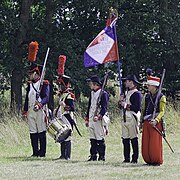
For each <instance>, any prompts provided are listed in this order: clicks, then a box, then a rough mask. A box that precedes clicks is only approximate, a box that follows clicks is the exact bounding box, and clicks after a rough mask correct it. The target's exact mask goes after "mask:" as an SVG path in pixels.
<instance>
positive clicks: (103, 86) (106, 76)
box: [94, 70, 110, 117]
mask: <svg viewBox="0 0 180 180" xmlns="http://www.w3.org/2000/svg"><path fill="white" fill-rule="evenodd" d="M109 72H110V70H108V71H107V72H106V74H105V76H104V81H103V84H102V87H101V91H100V93H99V97H98V99H97V102H96V109H95V111H94V117H95V116H96V115H97V113H98V109H99V106H100V101H101V97H102V94H103V91H104V88H105V86H106V83H107V79H108V74H109Z"/></svg>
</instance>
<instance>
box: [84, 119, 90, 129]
mask: <svg viewBox="0 0 180 180" xmlns="http://www.w3.org/2000/svg"><path fill="white" fill-rule="evenodd" d="M84 123H85V126H86V127H89V118H87V117H85V122H84Z"/></svg>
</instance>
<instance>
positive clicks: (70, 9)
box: [0, 0, 180, 97]
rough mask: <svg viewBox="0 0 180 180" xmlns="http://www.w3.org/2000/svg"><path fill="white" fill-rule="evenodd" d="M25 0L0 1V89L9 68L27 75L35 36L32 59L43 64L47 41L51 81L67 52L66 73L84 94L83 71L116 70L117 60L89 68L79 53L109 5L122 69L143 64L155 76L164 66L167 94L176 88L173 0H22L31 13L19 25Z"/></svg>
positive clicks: (179, 42) (135, 69) (179, 44)
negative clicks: (113, 14) (35, 52)
mask: <svg viewBox="0 0 180 180" xmlns="http://www.w3.org/2000/svg"><path fill="white" fill-rule="evenodd" d="M24 2H25V1H24V0H23V1H10V0H2V3H1V4H0V27H1V28H0V33H1V36H0V47H1V50H0V52H1V53H0V70H1V73H2V76H1V77H5V80H3V79H2V80H1V81H2V82H3V85H1V86H0V91H3V90H4V89H7V88H10V81H9V80H10V79H9V78H11V76H12V71H13V70H14V68H17V69H20V71H21V73H22V74H23V77H22V78H23V79H22V80H23V82H25V81H26V73H27V67H28V62H27V52H28V44H29V43H30V42H31V41H34V40H37V41H38V42H39V52H38V56H37V62H38V63H40V64H43V60H44V58H45V52H46V49H47V47H50V55H49V58H48V62H47V73H46V76H47V78H48V79H49V80H50V82H51V84H52V82H53V81H54V80H55V78H56V75H57V62H58V56H59V55H60V54H65V55H66V56H67V62H66V65H65V74H67V75H69V76H71V77H72V85H73V90H74V92H75V93H76V96H77V97H80V94H81V93H82V94H84V95H88V87H87V85H86V83H85V82H86V78H87V77H88V76H90V75H92V74H100V76H103V74H104V72H105V71H106V69H107V68H109V69H111V70H112V71H113V72H115V74H117V64H116V63H111V64H108V65H101V66H98V67H92V68H88V69H85V68H84V65H83V53H84V51H85V49H86V47H87V46H88V44H89V43H90V42H91V41H92V40H93V38H94V37H95V36H96V35H97V34H98V33H99V32H100V31H101V30H102V29H103V28H104V27H105V22H106V19H107V17H108V9H109V7H111V6H113V7H115V8H116V9H117V10H118V12H119V21H118V23H117V37H118V46H119V54H120V58H121V60H122V62H123V65H122V68H123V72H122V75H123V76H126V75H127V74H129V73H134V74H136V75H137V76H138V77H140V74H142V73H143V71H144V70H145V69H146V68H147V67H151V68H153V69H154V71H155V72H156V75H158V76H159V75H160V74H161V72H162V69H163V68H166V70H167V73H166V79H165V88H166V90H167V92H168V94H169V95H171V96H173V95H174V93H175V92H176V91H178V90H179V89H180V82H179V77H180V72H179V71H180V70H179V69H180V67H179V66H180V64H179V51H180V38H179V35H178V34H179V33H180V27H179V24H180V22H179V20H180V18H179V13H178V12H179V5H178V1H177V0H173V1H170V0H163V1H162V2H161V1H157V0H155V1H154V0H150V1H147V0H140V1H136V0H126V1H124V0H120V1H115V0H111V1H98V0H90V1H84V0H83V1H82V0H80V1H75V0H62V1H57V0H53V1H50V0H47V1H31V0H28V1H26V2H27V3H32V4H31V7H30V11H29V12H27V14H28V13H29V15H30V16H29V19H28V21H27V22H28V23H27V24H26V23H25V24H23V26H25V27H22V24H21V23H22V19H20V17H21V14H20V12H23V11H21V10H22V9H21V8H22V7H23V6H22V4H23V3H24ZM27 17H28V16H27ZM26 26H27V27H26ZM19 28H24V29H26V31H27V32H26V33H25V40H23V41H22V42H20V44H18V43H17V42H18V38H19V37H20V36H18V33H19ZM16 45H18V47H16ZM19 51H20V53H19ZM17 54H18V55H17ZM110 78H112V79H113V78H114V76H113V75H112V76H110ZM20 83H21V82H20ZM52 87H53V86H52ZM12 94H13V93H12Z"/></svg>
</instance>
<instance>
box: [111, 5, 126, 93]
mask: <svg viewBox="0 0 180 180" xmlns="http://www.w3.org/2000/svg"><path fill="white" fill-rule="evenodd" d="M111 14H114V15H115V16H116V18H117V19H118V12H117V10H116V9H113V8H110V16H111V18H112V15H111ZM113 29H114V34H115V35H116V45H115V47H116V54H117V57H118V77H119V85H120V96H122V95H123V90H122V77H121V64H122V63H121V62H120V59H119V52H118V43H117V34H116V25H115V26H113Z"/></svg>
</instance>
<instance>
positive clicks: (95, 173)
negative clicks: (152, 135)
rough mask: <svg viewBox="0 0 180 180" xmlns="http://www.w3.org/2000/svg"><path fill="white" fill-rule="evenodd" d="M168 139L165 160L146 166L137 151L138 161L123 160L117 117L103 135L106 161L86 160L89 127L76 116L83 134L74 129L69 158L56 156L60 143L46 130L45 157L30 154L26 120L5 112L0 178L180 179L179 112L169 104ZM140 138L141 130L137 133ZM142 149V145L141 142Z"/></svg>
mask: <svg viewBox="0 0 180 180" xmlns="http://www.w3.org/2000/svg"><path fill="white" fill-rule="evenodd" d="M166 120H167V140H168V141H169V143H170V144H171V145H172V147H173V149H174V151H175V153H172V152H171V150H170V149H169V147H168V146H167V144H166V143H165V141H163V151H164V154H163V155H164V164H163V165H161V166H147V165H146V164H145V163H144V161H143V159H142V157H141V153H140V157H139V162H138V164H131V163H128V164H124V163H122V161H123V155H122V143H121V126H120V122H119V121H120V120H119V118H118V117H116V118H114V119H113V121H112V122H111V123H110V134H109V135H108V136H107V137H106V145H107V150H106V161H105V162H87V159H88V155H89V138H88V130H87V129H86V128H85V126H84V124H83V120H82V119H81V118H79V120H78V127H79V129H80V131H81V133H82V134H83V137H80V136H78V134H77V132H76V131H74V135H73V142H72V159H71V160H70V161H66V160H56V158H58V157H59V155H60V147H59V144H57V143H54V141H53V139H52V138H51V137H50V136H49V135H48V134H47V137H48V142H47V155H46V158H44V159H40V158H30V157H29V156H30V155H31V146H30V139H29V132H28V126H27V123H26V122H25V121H23V120H21V119H20V118H18V117H16V116H13V117H11V116H10V115H8V114H6V116H5V117H1V119H0V125H1V126H0V179H2V180H4V179H18V180H21V179H33V180H36V179H37V180H40V179H52V180H53V179H78V180H79V179H91V180H93V179H100V180H101V179H103V180H104V179H122V180H124V179H133V180H134V179H138V180H141V179H146V180H149V179H153V180H154V179H158V180H159V179H162V180H166V179H167V180H176V179H177V180H178V179H180V138H179V133H180V125H179V122H180V112H179V111H174V110H173V109H172V108H169V109H168V111H167V115H166ZM139 142H141V134H140V136H139ZM140 149H141V145H140Z"/></svg>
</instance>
